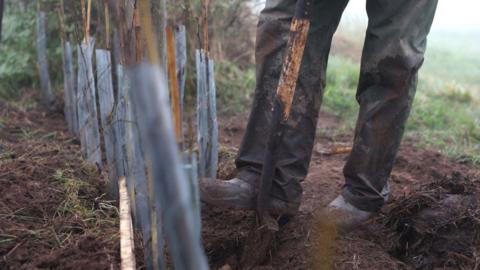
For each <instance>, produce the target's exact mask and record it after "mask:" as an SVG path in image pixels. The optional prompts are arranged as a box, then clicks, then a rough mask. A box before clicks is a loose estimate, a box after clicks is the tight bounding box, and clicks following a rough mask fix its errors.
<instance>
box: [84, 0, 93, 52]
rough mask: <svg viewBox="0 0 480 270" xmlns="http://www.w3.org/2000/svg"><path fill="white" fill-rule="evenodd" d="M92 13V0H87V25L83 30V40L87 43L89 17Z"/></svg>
mask: <svg viewBox="0 0 480 270" xmlns="http://www.w3.org/2000/svg"><path fill="white" fill-rule="evenodd" d="M91 15H92V0H88V6H87V25H86V30H85V41H86V42H87V43H88V39H89V38H90V17H91Z"/></svg>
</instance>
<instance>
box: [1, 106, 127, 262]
mask: <svg viewBox="0 0 480 270" xmlns="http://www.w3.org/2000/svg"><path fill="white" fill-rule="evenodd" d="M25 103H28V104H34V103H31V102H25ZM102 177H103V176H102V175H100V174H99V173H98V171H97V169H96V168H94V167H90V166H88V165H86V164H85V163H84V162H83V161H82V159H81V156H80V147H79V145H78V142H76V141H75V140H73V139H72V137H71V136H70V135H69V134H68V133H67V131H66V129H65V123H64V122H63V115H62V113H61V109H56V110H52V111H50V112H45V111H44V110H42V109H40V108H37V107H36V105H21V106H20V105H7V104H6V103H3V102H1V101H0V269H1V270H19V269H93V270H96V269H99V270H100V269H118V266H119V241H118V236H117V231H118V217H117V209H116V207H114V205H113V204H112V202H110V201H108V200H106V198H105V196H104V192H103V187H102V184H101V183H102V181H101V179H102Z"/></svg>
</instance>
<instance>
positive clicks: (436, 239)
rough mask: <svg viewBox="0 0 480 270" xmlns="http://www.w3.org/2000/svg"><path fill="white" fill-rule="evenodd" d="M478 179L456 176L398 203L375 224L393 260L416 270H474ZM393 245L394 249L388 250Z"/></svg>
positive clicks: (479, 225) (479, 222) (479, 224)
mask: <svg viewBox="0 0 480 270" xmlns="http://www.w3.org/2000/svg"><path fill="white" fill-rule="evenodd" d="M474 183H475V179H472V178H470V177H468V176H465V175H463V174H461V173H460V172H454V173H452V175H451V176H449V177H442V178H441V179H439V180H437V181H434V182H432V183H427V184H425V185H422V186H421V187H420V188H419V189H418V190H416V191H414V192H413V193H412V194H410V195H408V196H405V197H402V198H399V199H398V200H396V201H395V202H393V203H392V204H390V205H389V206H388V207H387V208H386V209H385V213H384V215H382V216H381V217H380V218H379V219H377V220H376V222H377V223H379V224H381V226H382V227H384V228H385V229H386V230H387V231H385V232H384V234H383V236H387V237H386V238H384V239H383V241H381V242H382V243H383V244H384V245H386V246H387V247H388V250H389V252H390V254H392V255H393V256H395V257H397V258H399V259H401V260H403V261H404V262H406V263H407V264H408V265H410V266H412V267H413V268H415V269H435V268H436V267H439V268H454V269H474V267H475V266H476V265H477V266H478V263H479V259H480V258H479V257H478V256H479V254H478V252H479V247H480V208H479V207H478V199H477V196H476V188H475V184H474ZM389 243H391V244H389Z"/></svg>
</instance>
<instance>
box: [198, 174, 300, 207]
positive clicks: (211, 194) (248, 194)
mask: <svg viewBox="0 0 480 270" xmlns="http://www.w3.org/2000/svg"><path fill="white" fill-rule="evenodd" d="M200 193H201V199H202V201H203V202H206V203H207V204H211V205H214V206H217V207H221V208H232V209H237V210H255V209H256V207H257V194H258V187H257V185H255V184H252V183H250V182H248V181H245V180H242V179H240V178H234V179H231V180H226V181H225V180H218V179H209V178H204V179H202V180H200ZM299 206H300V204H298V203H290V202H285V201H283V200H279V199H277V198H274V197H271V199H270V205H269V211H270V212H271V213H272V214H275V215H289V216H291V215H295V214H296V213H297V211H298V208H299Z"/></svg>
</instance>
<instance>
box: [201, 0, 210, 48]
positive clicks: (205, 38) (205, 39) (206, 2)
mask: <svg viewBox="0 0 480 270" xmlns="http://www.w3.org/2000/svg"><path fill="white" fill-rule="evenodd" d="M208 5H209V0H202V30H203V41H202V45H203V46H202V47H203V51H204V52H205V55H207V56H208V52H209V47H210V45H209V39H208Z"/></svg>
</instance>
